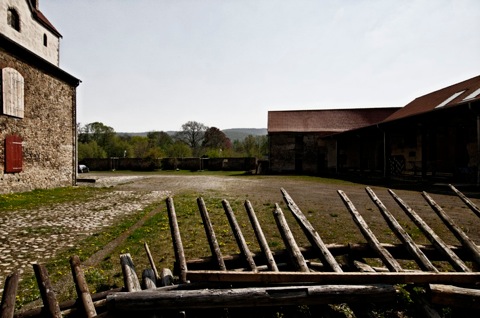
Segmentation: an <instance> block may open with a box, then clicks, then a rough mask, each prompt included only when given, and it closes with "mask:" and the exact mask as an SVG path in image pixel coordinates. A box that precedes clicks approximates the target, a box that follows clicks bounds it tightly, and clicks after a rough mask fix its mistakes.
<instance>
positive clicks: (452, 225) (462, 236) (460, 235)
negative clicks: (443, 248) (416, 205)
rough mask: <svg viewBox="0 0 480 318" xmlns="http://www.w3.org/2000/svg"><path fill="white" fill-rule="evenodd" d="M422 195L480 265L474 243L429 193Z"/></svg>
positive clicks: (479, 252) (478, 252) (477, 250)
mask: <svg viewBox="0 0 480 318" xmlns="http://www.w3.org/2000/svg"><path fill="white" fill-rule="evenodd" d="M422 195H423V197H424V198H425V200H427V202H428V204H430V206H431V207H432V209H433V210H434V211H435V212H436V213H437V215H438V216H439V217H440V218H441V219H442V221H443V223H445V225H446V226H447V227H448V228H449V229H450V231H452V233H453V234H454V235H455V237H456V238H457V239H458V240H459V241H460V243H462V245H463V246H464V247H465V248H466V249H468V250H469V251H470V253H471V255H472V258H473V260H474V261H475V262H476V263H477V265H480V251H479V249H478V247H477V245H476V244H475V242H473V241H472V240H471V239H470V238H469V237H468V236H467V234H465V232H463V231H462V229H460V227H459V226H458V225H457V224H455V222H454V221H453V220H452V219H451V218H450V217H449V216H448V215H447V213H445V211H443V209H442V208H441V207H440V205H438V204H437V203H436V202H435V201H434V200H433V199H432V198H431V197H430V196H429V195H428V193H427V192H425V191H423V192H422Z"/></svg>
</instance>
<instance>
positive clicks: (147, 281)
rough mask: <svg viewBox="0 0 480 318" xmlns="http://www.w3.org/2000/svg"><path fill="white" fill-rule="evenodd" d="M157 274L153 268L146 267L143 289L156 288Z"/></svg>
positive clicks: (143, 275)
mask: <svg viewBox="0 0 480 318" xmlns="http://www.w3.org/2000/svg"><path fill="white" fill-rule="evenodd" d="M156 288H157V276H156V275H155V272H154V271H153V269H151V268H146V269H144V270H143V272H142V289H156Z"/></svg>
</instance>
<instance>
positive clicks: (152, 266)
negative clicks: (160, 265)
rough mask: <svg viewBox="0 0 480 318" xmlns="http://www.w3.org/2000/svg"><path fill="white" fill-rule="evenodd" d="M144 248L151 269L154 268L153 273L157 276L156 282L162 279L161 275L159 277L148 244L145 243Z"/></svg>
mask: <svg viewBox="0 0 480 318" xmlns="http://www.w3.org/2000/svg"><path fill="white" fill-rule="evenodd" d="M143 246H144V247H145V253H147V257H148V261H149V262H150V267H151V268H152V270H153V273H154V274H155V278H156V280H158V279H160V275H158V271H157V266H155V261H154V260H153V256H152V253H151V252H150V248H149V247H148V244H147V242H144V243H143Z"/></svg>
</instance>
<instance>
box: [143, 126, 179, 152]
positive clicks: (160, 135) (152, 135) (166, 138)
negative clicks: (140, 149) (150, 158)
mask: <svg viewBox="0 0 480 318" xmlns="http://www.w3.org/2000/svg"><path fill="white" fill-rule="evenodd" d="M147 138H148V145H149V147H150V148H154V147H160V148H161V149H162V150H163V151H165V150H166V149H167V148H168V147H169V146H170V145H172V144H173V139H172V137H171V136H170V135H169V134H167V133H166V132H164V131H150V132H148V133H147Z"/></svg>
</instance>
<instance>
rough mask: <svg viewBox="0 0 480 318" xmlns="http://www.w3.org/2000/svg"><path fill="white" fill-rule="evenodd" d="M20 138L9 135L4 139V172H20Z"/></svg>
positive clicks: (21, 161)
mask: <svg viewBox="0 0 480 318" xmlns="http://www.w3.org/2000/svg"><path fill="white" fill-rule="evenodd" d="M22 164H23V153H22V138H21V137H20V136H16V135H10V136H7V137H6V138H5V172H10V173H12V172H20V171H22Z"/></svg>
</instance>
